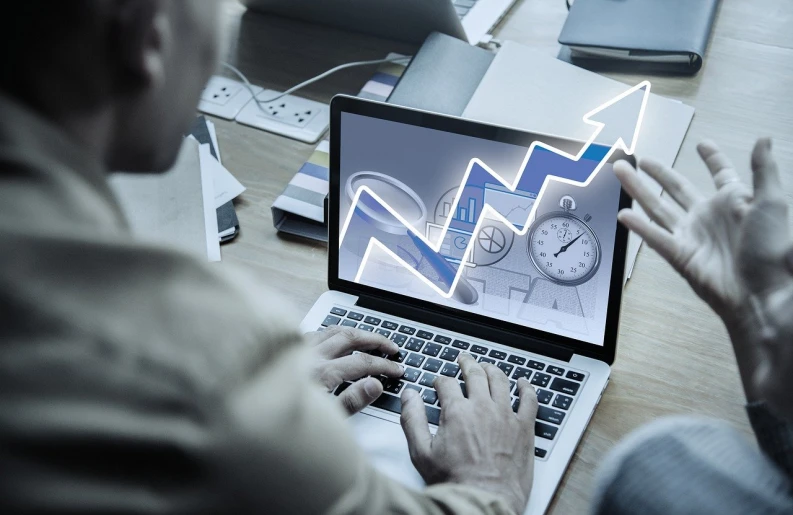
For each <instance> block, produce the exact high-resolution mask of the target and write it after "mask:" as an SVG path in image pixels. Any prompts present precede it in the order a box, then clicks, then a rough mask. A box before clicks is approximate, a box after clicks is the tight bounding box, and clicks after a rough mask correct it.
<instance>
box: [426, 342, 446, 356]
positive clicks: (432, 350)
mask: <svg viewBox="0 0 793 515" xmlns="http://www.w3.org/2000/svg"><path fill="white" fill-rule="evenodd" d="M442 348H443V347H442V346H440V345H438V344H437V343H432V342H427V345H425V346H424V354H426V355H427V356H432V357H433V358H434V357H435V356H437V355H438V354H439V353H440V352H441V349H442Z"/></svg>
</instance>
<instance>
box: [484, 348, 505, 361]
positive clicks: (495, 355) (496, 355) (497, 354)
mask: <svg viewBox="0 0 793 515" xmlns="http://www.w3.org/2000/svg"><path fill="white" fill-rule="evenodd" d="M488 356H490V357H491V358H495V359H507V353H506V352H501V351H500V350H496V349H493V350H491V351H490V354H488Z"/></svg>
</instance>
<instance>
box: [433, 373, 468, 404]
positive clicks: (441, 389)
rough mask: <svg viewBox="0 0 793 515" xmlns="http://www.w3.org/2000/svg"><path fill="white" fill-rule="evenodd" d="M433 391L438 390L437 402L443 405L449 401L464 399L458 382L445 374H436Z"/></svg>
mask: <svg viewBox="0 0 793 515" xmlns="http://www.w3.org/2000/svg"><path fill="white" fill-rule="evenodd" d="M433 386H434V387H435V391H436V392H438V404H439V405H441V406H443V405H444V404H448V403H449V401H452V400H459V399H464V398H465V397H463V391H462V390H461V389H460V383H458V382H457V380H456V379H453V378H451V377H446V376H438V377H436V378H435V383H434V384H433Z"/></svg>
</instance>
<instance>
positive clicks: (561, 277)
mask: <svg viewBox="0 0 793 515" xmlns="http://www.w3.org/2000/svg"><path fill="white" fill-rule="evenodd" d="M529 246H530V253H531V257H532V261H534V264H535V265H536V266H537V268H538V269H539V270H540V271H541V272H542V273H543V274H544V275H546V276H547V277H549V278H550V279H552V280H554V281H556V282H558V283H562V284H564V283H577V284H580V283H581V282H584V281H586V280H587V279H588V277H589V276H591V275H592V274H593V273H594V270H595V268H596V266H597V263H598V252H599V248H598V243H597V239H596V238H595V235H594V234H593V233H592V230H591V229H590V228H589V226H588V225H586V224H585V223H584V222H583V221H582V220H579V219H578V218H576V217H574V216H569V215H559V216H552V217H548V218H546V219H544V220H540V221H539V222H538V225H537V227H536V228H535V229H534V230H533V231H532V238H531V241H530V242H529Z"/></svg>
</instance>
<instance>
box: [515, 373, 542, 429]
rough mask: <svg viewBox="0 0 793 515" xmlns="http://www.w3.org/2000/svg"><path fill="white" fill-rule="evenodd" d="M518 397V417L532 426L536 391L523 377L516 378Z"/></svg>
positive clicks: (535, 414)
mask: <svg viewBox="0 0 793 515" xmlns="http://www.w3.org/2000/svg"><path fill="white" fill-rule="evenodd" d="M518 398H519V399H520V405H519V406H518V419H520V421H521V422H524V423H526V424H529V425H530V426H531V427H534V421H535V419H536V418H537V392H536V391H534V387H533V386H532V385H531V384H530V383H529V381H528V380H526V379H525V378H523V377H521V378H520V379H518Z"/></svg>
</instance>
